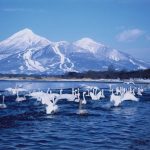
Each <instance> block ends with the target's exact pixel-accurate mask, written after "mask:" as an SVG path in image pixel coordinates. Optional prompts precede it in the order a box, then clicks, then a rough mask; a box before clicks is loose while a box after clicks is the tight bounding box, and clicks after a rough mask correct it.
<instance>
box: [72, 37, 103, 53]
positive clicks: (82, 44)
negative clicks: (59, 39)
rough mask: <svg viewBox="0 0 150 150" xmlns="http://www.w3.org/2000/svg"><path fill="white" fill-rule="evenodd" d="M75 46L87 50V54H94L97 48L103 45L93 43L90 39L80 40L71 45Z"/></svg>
mask: <svg viewBox="0 0 150 150" xmlns="http://www.w3.org/2000/svg"><path fill="white" fill-rule="evenodd" d="M73 44H74V45H75V46H77V47H79V48H82V49H84V50H88V51H89V52H91V53H93V54H95V53H96V52H97V50H98V49H99V48H102V47H104V45H102V44H100V43H97V42H95V41H94V40H92V39H90V38H82V39H81V40H78V41H76V42H74V43H73Z"/></svg>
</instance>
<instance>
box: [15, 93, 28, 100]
mask: <svg viewBox="0 0 150 150" xmlns="http://www.w3.org/2000/svg"><path fill="white" fill-rule="evenodd" d="M25 100H26V97H25V96H24V97H19V91H17V98H16V102H22V101H25Z"/></svg>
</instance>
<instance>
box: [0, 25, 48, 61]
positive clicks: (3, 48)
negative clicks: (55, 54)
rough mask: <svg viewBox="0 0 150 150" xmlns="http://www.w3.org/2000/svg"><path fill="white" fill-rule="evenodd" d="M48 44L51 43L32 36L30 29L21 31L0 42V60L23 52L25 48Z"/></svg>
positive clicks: (34, 35)
mask: <svg viewBox="0 0 150 150" xmlns="http://www.w3.org/2000/svg"><path fill="white" fill-rule="evenodd" d="M49 43H51V42H50V41H49V40H47V39H46V38H43V37H40V36H38V35H36V34H34V33H33V32H32V31H31V30H30V29H27V28H26V29H23V30H21V31H19V32H17V33H15V34H13V35H12V36H11V37H9V38H8V39H6V40H4V41H2V42H0V60H1V59H3V58H6V57H8V56H10V55H12V54H15V53H19V52H23V51H24V50H25V49H27V48H30V47H36V46H40V47H42V46H45V45H48V44H49Z"/></svg>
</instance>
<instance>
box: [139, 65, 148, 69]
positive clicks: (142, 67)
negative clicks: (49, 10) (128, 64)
mask: <svg viewBox="0 0 150 150" xmlns="http://www.w3.org/2000/svg"><path fill="white" fill-rule="evenodd" d="M138 69H147V68H146V67H144V66H142V65H140V66H139V67H138Z"/></svg>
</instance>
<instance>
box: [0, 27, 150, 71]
mask: <svg viewBox="0 0 150 150" xmlns="http://www.w3.org/2000/svg"><path fill="white" fill-rule="evenodd" d="M4 64H5V65H4ZM110 66H113V68H114V69H116V70H123V69H125V70H136V69H146V68H150V64H148V63H145V62H143V61H141V60H138V59H135V58H133V57H132V56H130V55H128V54H126V53H123V52H121V51H118V50H116V49H112V48H110V47H108V46H105V45H103V44H101V43H99V42H96V41H94V40H92V39H90V38H82V39H81V40H78V41H76V42H73V43H69V42H67V41H60V42H51V41H49V40H47V39H46V38H44V37H41V36H39V35H36V34H35V33H33V32H32V31H31V30H30V29H24V30H21V31H19V32H17V33H16V34H14V35H12V36H11V37H10V38H8V39H6V40H4V41H2V42H0V68H1V70H0V73H28V74H32V73H34V74H35V73H36V74H39V73H40V74H41V73H42V74H62V73H65V72H68V71H79V72H83V71H88V70H97V71H99V70H107V69H108V68H109V67H110Z"/></svg>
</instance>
